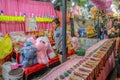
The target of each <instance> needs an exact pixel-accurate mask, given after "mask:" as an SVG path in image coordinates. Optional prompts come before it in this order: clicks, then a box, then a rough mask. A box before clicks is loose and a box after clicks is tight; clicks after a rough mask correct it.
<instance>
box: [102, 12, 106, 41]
mask: <svg viewBox="0 0 120 80" xmlns="http://www.w3.org/2000/svg"><path fill="white" fill-rule="evenodd" d="M103 23H104V26H103V32H102V37H103V38H102V39H104V34H105V25H106V10H104V22H103Z"/></svg>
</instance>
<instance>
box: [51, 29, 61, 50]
mask: <svg viewBox="0 0 120 80" xmlns="http://www.w3.org/2000/svg"><path fill="white" fill-rule="evenodd" d="M53 38H54V40H55V46H56V49H57V51H59V52H61V51H62V28H60V27H58V28H57V29H56V30H55V31H54V35H53Z"/></svg>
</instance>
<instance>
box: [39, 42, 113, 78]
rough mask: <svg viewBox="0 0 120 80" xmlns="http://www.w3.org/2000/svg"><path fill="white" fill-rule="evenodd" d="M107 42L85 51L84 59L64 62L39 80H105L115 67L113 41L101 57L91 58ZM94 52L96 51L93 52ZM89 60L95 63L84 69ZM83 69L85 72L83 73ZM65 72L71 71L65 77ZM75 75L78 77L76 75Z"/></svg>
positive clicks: (79, 58) (78, 58)
mask: <svg viewBox="0 0 120 80" xmlns="http://www.w3.org/2000/svg"><path fill="white" fill-rule="evenodd" d="M108 41H110V40H102V41H100V42H98V43H97V44H95V45H93V46H92V47H90V48H89V49H88V50H87V51H86V55H85V56H84V57H80V56H77V57H75V58H73V59H70V60H68V61H66V62H65V63H63V64H61V65H59V66H57V67H55V68H54V69H52V70H51V71H50V72H49V73H48V74H46V75H45V76H44V77H43V78H41V79H40V80H72V79H71V78H73V79H74V80H105V79H106V78H107V76H108V74H109V73H110V71H111V70H112V69H113V68H114V66H115V61H114V49H113V48H114V46H115V41H114V40H112V41H111V42H110V44H109V46H108V47H107V48H106V51H103V53H102V57H100V58H93V56H94V55H95V54H96V52H98V51H100V49H101V48H102V47H101V46H103V45H105V43H108ZM94 50H96V51H95V52H94ZM91 60H92V61H93V60H94V61H95V63H94V65H93V66H92V67H91V68H88V67H85V64H86V63H87V62H89V61H91ZM89 67H90V66H89ZM83 69H84V70H85V71H83ZM67 71H71V73H70V74H67V75H66V72H67ZM77 73H79V74H80V75H76V74H77ZM63 75H66V77H63ZM75 75H76V76H75Z"/></svg>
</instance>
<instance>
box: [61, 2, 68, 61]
mask: <svg viewBox="0 0 120 80" xmlns="http://www.w3.org/2000/svg"><path fill="white" fill-rule="evenodd" d="M62 35H63V39H62V63H64V62H65V61H66V53H67V50H66V0H62Z"/></svg>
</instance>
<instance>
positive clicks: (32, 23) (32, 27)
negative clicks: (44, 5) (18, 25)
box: [25, 17, 37, 32]
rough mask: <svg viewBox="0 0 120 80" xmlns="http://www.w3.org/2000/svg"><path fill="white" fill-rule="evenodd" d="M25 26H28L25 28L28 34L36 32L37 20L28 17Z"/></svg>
mask: <svg viewBox="0 0 120 80" xmlns="http://www.w3.org/2000/svg"><path fill="white" fill-rule="evenodd" d="M25 25H26V26H25V27H26V31H27V32H30V31H36V29H37V22H36V18H35V17H26V22H25Z"/></svg>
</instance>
